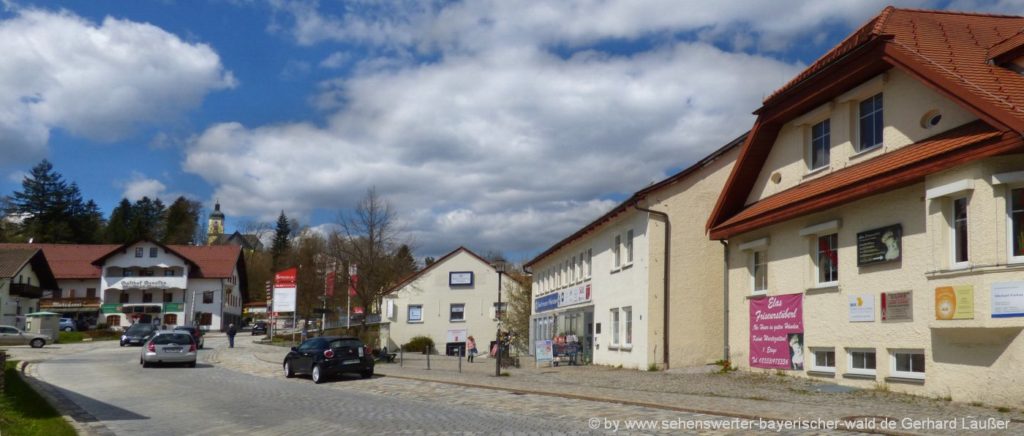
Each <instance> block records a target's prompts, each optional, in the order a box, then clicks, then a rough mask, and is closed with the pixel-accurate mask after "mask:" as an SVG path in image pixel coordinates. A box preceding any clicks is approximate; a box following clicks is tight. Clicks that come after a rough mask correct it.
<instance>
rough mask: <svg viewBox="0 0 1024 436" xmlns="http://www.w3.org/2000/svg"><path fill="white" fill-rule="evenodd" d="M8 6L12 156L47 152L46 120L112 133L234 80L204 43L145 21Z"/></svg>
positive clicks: (1, 139)
mask: <svg viewBox="0 0 1024 436" xmlns="http://www.w3.org/2000/svg"><path fill="white" fill-rule="evenodd" d="M12 8H14V7H12ZM12 12H13V16H12V17H11V18H8V19H5V20H2V21H0V53H3V56H2V59H0V153H3V154H4V155H5V156H8V157H9V158H12V159H15V160H20V161H23V162H29V161H33V160H36V159H38V158H40V157H42V156H43V155H45V153H46V150H47V147H46V145H47V141H48V140H49V135H50V131H51V130H52V129H55V128H59V129H64V130H66V131H68V132H70V133H71V134H73V135H77V136H80V137H84V138H88V139H92V140H98V141H112V140H117V139H121V138H124V137H126V136H127V135H129V134H131V133H132V132H133V131H134V130H135V128H136V127H138V126H140V125H143V124H149V123H161V122H165V121H167V120H168V119H174V118H176V117H179V116H180V115H181V114H182V113H183V112H184V111H187V110H188V109H191V108H194V107H196V106H198V105H199V104H200V103H201V101H202V99H203V97H204V96H205V95H206V94H208V93H210V92H211V91H214V90H218V89H224V88H230V87H233V86H235V84H236V81H235V79H234V78H233V76H232V75H231V73H230V72H229V71H226V70H225V69H224V68H223V66H222V65H221V62H220V58H219V57H218V56H217V53H215V52H214V51H213V49H211V48H210V47H209V46H207V45H205V44H199V43H187V42H184V41H182V40H181V39H180V38H178V37H177V36H175V35H173V34H171V33H168V32H166V31H164V30H162V29H160V28H158V27H156V26H153V25H150V24H145V23H137V22H133V21H128V20H120V19H116V18H111V17H107V18H105V19H104V20H103V22H102V23H98V24H97V23H93V22H90V21H88V20H86V19H84V18H81V17H78V16H76V15H73V14H72V13H70V12H49V11H43V10H37V9H17V8H15V9H13V10H12ZM8 163H15V162H12V161H11V160H10V159H9V160H8Z"/></svg>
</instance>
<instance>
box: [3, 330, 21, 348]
mask: <svg viewBox="0 0 1024 436" xmlns="http://www.w3.org/2000/svg"><path fill="white" fill-rule="evenodd" d="M18 342H19V340H18V330H17V329H15V328H14V327H6V326H4V327H0V345H18Z"/></svg>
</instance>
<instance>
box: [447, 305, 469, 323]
mask: <svg viewBox="0 0 1024 436" xmlns="http://www.w3.org/2000/svg"><path fill="white" fill-rule="evenodd" d="M448 320H449V321H453V322H462V321H465V320H466V305H465V304H461V303H460V304H452V305H451V308H450V309H449V310H448Z"/></svg>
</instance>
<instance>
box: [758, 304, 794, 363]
mask: <svg viewBox="0 0 1024 436" xmlns="http://www.w3.org/2000/svg"><path fill="white" fill-rule="evenodd" d="M803 304H804V295H803V294H789V295H775V296H771V297H768V298H758V299H754V300H750V366H752V367H754V368H772V369H795V370H803V369H804V314H803V310H804V308H803Z"/></svg>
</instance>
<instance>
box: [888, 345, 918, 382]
mask: <svg viewBox="0 0 1024 436" xmlns="http://www.w3.org/2000/svg"><path fill="white" fill-rule="evenodd" d="M889 355H890V368H889V369H890V371H891V372H892V375H893V376H894V377H903V378H916V379H923V378H924V350H895V351H892V352H891V353H889Z"/></svg>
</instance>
